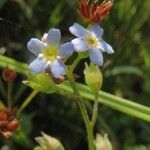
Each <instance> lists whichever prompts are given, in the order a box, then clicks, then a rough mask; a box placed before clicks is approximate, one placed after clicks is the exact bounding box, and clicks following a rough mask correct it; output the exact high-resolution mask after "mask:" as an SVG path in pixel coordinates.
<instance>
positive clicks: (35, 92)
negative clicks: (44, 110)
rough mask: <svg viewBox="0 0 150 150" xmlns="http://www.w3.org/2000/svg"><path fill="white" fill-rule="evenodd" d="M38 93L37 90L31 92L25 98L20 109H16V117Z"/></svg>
mask: <svg viewBox="0 0 150 150" xmlns="http://www.w3.org/2000/svg"><path fill="white" fill-rule="evenodd" d="M37 93H38V91H37V90H34V91H32V93H31V94H30V95H29V96H28V97H27V99H26V100H25V101H24V102H23V104H22V105H21V107H20V108H19V109H18V112H17V116H18V115H20V113H21V112H22V111H23V110H24V109H25V107H26V106H27V105H28V104H29V103H30V102H31V100H32V99H33V98H34V97H35V95H36V94H37Z"/></svg>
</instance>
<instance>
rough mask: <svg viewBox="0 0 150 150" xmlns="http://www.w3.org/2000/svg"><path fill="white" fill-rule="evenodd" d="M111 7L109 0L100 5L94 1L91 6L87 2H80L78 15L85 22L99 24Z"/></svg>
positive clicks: (84, 0) (82, 0)
mask: <svg viewBox="0 0 150 150" xmlns="http://www.w3.org/2000/svg"><path fill="white" fill-rule="evenodd" d="M112 5H113V2H112V1H111V0H109V1H104V2H102V3H101V4H100V3H99V2H98V1H97V0H94V2H93V3H92V4H91V5H90V4H89V1H88V0H80V1H79V5H78V13H79V15H80V16H81V17H82V18H83V19H84V20H85V21H87V22H90V23H99V22H101V21H102V20H103V19H104V18H105V17H106V16H107V15H108V14H109V11H110V9H111V7H112Z"/></svg>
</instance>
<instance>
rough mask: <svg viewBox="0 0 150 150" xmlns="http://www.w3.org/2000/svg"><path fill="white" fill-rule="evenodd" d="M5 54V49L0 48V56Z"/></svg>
mask: <svg viewBox="0 0 150 150" xmlns="http://www.w3.org/2000/svg"><path fill="white" fill-rule="evenodd" d="M5 52H6V48H5V47H1V48H0V55H3V54H5Z"/></svg>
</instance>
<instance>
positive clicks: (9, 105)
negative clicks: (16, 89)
mask: <svg viewBox="0 0 150 150" xmlns="http://www.w3.org/2000/svg"><path fill="white" fill-rule="evenodd" d="M12 87H13V83H12V81H8V89H7V105H8V107H11V105H12Z"/></svg>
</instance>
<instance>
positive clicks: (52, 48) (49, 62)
mask: <svg viewBox="0 0 150 150" xmlns="http://www.w3.org/2000/svg"><path fill="white" fill-rule="evenodd" d="M45 36H46V37H45ZM60 39H61V33H60V30H59V29H55V28H52V29H50V30H49V31H48V34H45V35H44V41H41V40H38V39H36V38H32V39H31V40H30V41H29V42H28V44H27V48H28V50H29V51H31V52H32V53H33V54H35V55H36V56H37V58H36V59H35V60H34V61H33V62H32V63H31V64H30V66H29V67H30V69H31V71H32V73H42V72H44V71H45V70H46V69H47V70H50V72H51V74H52V75H53V76H54V77H55V78H59V77H60V76H63V75H65V71H66V67H65V64H64V63H63V58H68V57H69V56H71V55H72V53H73V51H74V46H73V44H72V43H71V42H67V43H64V44H62V45H61V44H60Z"/></svg>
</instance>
